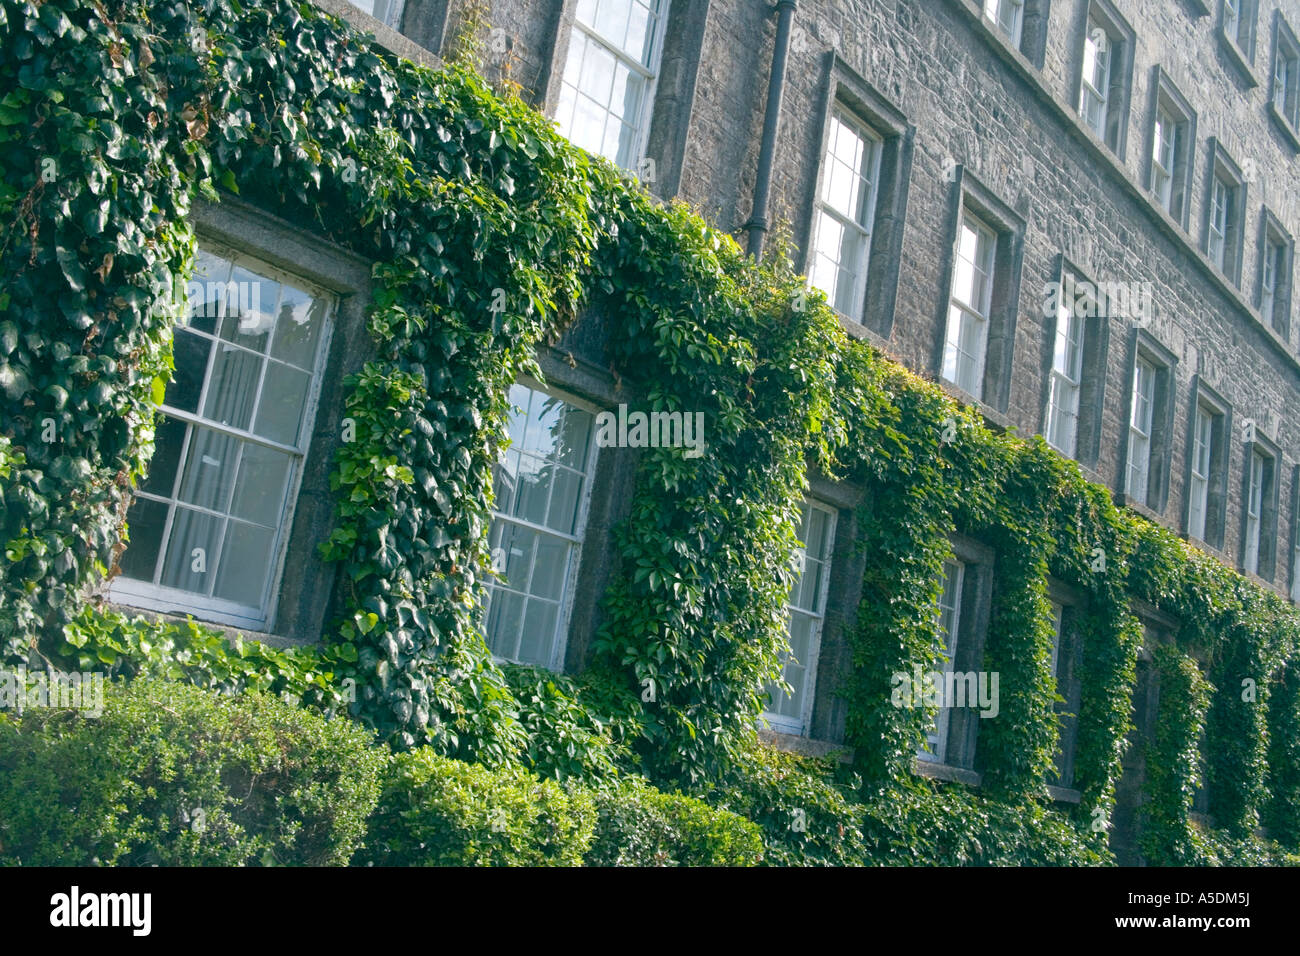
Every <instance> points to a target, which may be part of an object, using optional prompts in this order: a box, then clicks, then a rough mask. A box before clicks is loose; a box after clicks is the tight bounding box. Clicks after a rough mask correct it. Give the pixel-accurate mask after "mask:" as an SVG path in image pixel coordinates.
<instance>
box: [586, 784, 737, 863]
mask: <svg viewBox="0 0 1300 956" xmlns="http://www.w3.org/2000/svg"><path fill="white" fill-rule="evenodd" d="M595 800H596V812H597V821H596V833H595V838H594V839H593V840H592V843H591V848H590V849H589V850H588V851H587V856H586V862H587V864H588V865H590V866H752V865H755V864H757V863H760V862H761V861H762V858H763V832H762V830H761V829H760V828H759V827H758V826H757V825H756V824H754V823H751V822H750V821H748V820H746V819H745V818H744V817H742V816H739V815H737V814H735V813H731V812H730V811H727V810H718V809H715V808H713V807H711V806H709V805H708V804H707V803H705V802H704V801H703V800H697V799H695V798H694V797H688V796H685V795H683V794H680V793H661V792H660V791H658V790H655V789H653V788H651V787H650V786H649V785H647V784H646V783H645V781H644V780H642V779H640V778H638V777H628V778H624V779H623V780H621V781H619V782H618V783H617V784H616V785H613V786H610V787H606V788H602V789H601V790H598V791H597V792H596V794H595Z"/></svg>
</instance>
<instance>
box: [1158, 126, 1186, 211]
mask: <svg viewBox="0 0 1300 956" xmlns="http://www.w3.org/2000/svg"><path fill="white" fill-rule="evenodd" d="M1180 125H1181V124H1180V123H1179V121H1178V119H1177V117H1175V116H1174V115H1173V114H1172V113H1170V112H1169V111H1168V110H1167V109H1165V108H1164V107H1163V106H1160V105H1157V106H1156V119H1155V130H1154V133H1153V135H1152V137H1151V139H1152V144H1151V147H1152V148H1151V192H1152V194H1153V195H1154V196H1155V197H1156V201H1157V202H1158V203H1159V204H1160V207H1161V208H1162V209H1164V210H1165V212H1168V213H1169V214H1170V215H1172V214H1173V204H1174V173H1175V170H1177V168H1178V146H1179V142H1180V140H1181V139H1182V135H1181V133H1180V131H1179V126H1180ZM1166 149H1167V150H1168V160H1167V161H1166V160H1165V159H1164V158H1163V156H1162V154H1163V153H1164V152H1165V151H1166Z"/></svg>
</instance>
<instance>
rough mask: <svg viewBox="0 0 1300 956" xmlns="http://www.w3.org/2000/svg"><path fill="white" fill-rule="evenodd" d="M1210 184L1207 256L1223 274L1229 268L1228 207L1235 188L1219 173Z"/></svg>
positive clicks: (1216, 172)
mask: <svg viewBox="0 0 1300 956" xmlns="http://www.w3.org/2000/svg"><path fill="white" fill-rule="evenodd" d="M1213 175H1214V178H1213V181H1212V182H1211V184H1210V230H1209V236H1208V238H1207V240H1206V250H1205V251H1206V254H1207V255H1208V256H1209V257H1210V261H1211V262H1213V263H1214V264H1215V265H1216V266H1218V268H1219V271H1220V272H1223V271H1225V270H1226V269H1227V267H1228V218H1229V215H1228V207H1229V206H1230V205H1231V203H1232V192H1233V189H1234V188H1235V187H1234V186H1233V185H1232V184H1231V183H1229V182H1228V181H1227V180H1225V179H1224V178H1223V177H1222V176H1221V175H1219V173H1218V171H1217V170H1216V171H1215V172H1214V174H1213Z"/></svg>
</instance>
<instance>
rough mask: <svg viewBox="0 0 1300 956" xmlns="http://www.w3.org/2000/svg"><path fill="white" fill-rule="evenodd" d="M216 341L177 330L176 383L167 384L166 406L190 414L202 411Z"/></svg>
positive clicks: (175, 351) (174, 375)
mask: <svg viewBox="0 0 1300 956" xmlns="http://www.w3.org/2000/svg"><path fill="white" fill-rule="evenodd" d="M211 350H212V340H211V339H209V338H205V337H204V336H202V335H197V334H196V333H194V332H190V331H188V330H187V329H177V330H176V334H175V336H174V337H173V338H172V365H173V366H174V370H173V372H172V380H171V381H170V382H169V383H168V384H167V391H166V393H165V394H164V395H163V404H164V405H168V406H170V407H172V408H179V409H181V410H182V411H186V412H197V411H198V410H199V396H200V394H201V393H202V391H203V376H204V375H205V374H206V373H207V370H208V353H209V352H210V351H211Z"/></svg>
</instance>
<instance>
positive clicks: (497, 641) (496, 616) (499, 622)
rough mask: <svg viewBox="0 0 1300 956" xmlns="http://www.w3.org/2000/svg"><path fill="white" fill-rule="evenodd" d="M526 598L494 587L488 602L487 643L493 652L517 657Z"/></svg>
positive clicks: (507, 656) (500, 655)
mask: <svg viewBox="0 0 1300 956" xmlns="http://www.w3.org/2000/svg"><path fill="white" fill-rule="evenodd" d="M523 614H524V598H523V596H522V595H519V594H515V593H514V592H513V591H507V590H504V589H503V588H493V590H492V599H491V601H490V602H489V604H488V615H487V628H486V630H487V644H488V647H489V648H490V649H491V650H492V653H493V654H496V655H498V656H499V657H505V658H508V659H511V660H513V659H515V658H516V655H517V653H518V647H519V627H520V624H521V622H522V620H523Z"/></svg>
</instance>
